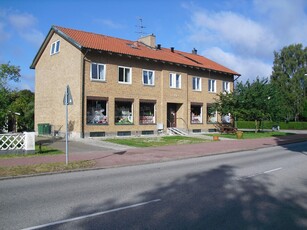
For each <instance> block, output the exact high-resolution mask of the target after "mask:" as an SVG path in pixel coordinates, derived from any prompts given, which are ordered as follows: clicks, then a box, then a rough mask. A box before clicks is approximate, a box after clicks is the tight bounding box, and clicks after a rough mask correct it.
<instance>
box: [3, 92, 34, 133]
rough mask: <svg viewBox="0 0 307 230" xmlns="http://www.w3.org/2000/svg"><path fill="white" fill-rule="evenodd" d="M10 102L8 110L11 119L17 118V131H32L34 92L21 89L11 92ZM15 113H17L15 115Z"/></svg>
mask: <svg viewBox="0 0 307 230" xmlns="http://www.w3.org/2000/svg"><path fill="white" fill-rule="evenodd" d="M11 99H12V100H11V104H10V105H9V106H8V110H9V111H11V112H12V113H10V115H11V116H12V117H11V118H12V120H15V119H17V123H18V127H17V128H18V130H19V131H33V129H34V93H33V92H31V91H30V90H21V91H18V92H13V93H12V94H11ZM15 114H19V115H18V116H15Z"/></svg>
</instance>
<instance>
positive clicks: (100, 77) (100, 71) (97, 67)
mask: <svg viewBox="0 0 307 230" xmlns="http://www.w3.org/2000/svg"><path fill="white" fill-rule="evenodd" d="M105 70H106V68H105V65H104V64H98V63H92V64H91V80H96V81H105V80H106V74H105Z"/></svg>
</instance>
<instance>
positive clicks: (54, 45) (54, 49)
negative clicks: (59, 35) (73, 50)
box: [50, 40, 60, 55]
mask: <svg viewBox="0 0 307 230" xmlns="http://www.w3.org/2000/svg"><path fill="white" fill-rule="evenodd" d="M58 52H60V40H58V41H56V42H54V43H52V44H51V49H50V55H53V54H56V53H58Z"/></svg>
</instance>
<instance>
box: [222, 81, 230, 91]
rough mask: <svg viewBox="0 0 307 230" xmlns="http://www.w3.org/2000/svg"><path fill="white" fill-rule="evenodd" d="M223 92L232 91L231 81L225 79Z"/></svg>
mask: <svg viewBox="0 0 307 230" xmlns="http://www.w3.org/2000/svg"><path fill="white" fill-rule="evenodd" d="M223 92H227V93H230V82H229V81H223Z"/></svg>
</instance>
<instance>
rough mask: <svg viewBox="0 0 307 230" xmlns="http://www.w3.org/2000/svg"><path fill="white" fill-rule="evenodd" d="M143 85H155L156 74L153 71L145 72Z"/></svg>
mask: <svg viewBox="0 0 307 230" xmlns="http://www.w3.org/2000/svg"><path fill="white" fill-rule="evenodd" d="M143 84H144V85H155V72H154V71H152V70H143Z"/></svg>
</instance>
